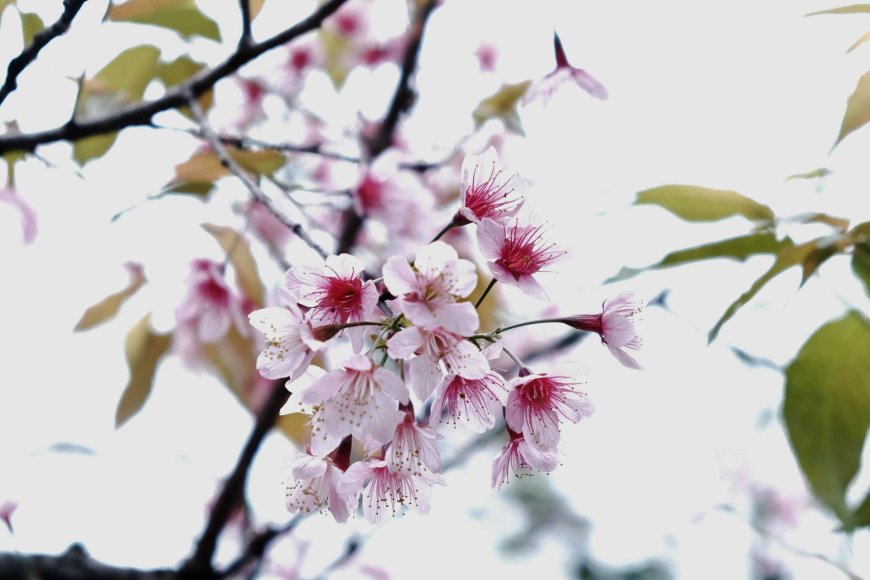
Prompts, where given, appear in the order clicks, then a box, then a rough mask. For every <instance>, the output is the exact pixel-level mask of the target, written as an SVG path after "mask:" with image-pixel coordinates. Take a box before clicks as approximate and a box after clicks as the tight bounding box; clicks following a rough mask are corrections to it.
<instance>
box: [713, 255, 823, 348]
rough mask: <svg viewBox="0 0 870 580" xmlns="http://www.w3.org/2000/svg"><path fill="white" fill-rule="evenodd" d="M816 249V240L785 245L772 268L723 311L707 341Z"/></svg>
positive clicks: (714, 337)
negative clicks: (767, 286) (759, 292)
mask: <svg viewBox="0 0 870 580" xmlns="http://www.w3.org/2000/svg"><path fill="white" fill-rule="evenodd" d="M817 247H818V240H813V241H811V242H807V243H805V244H800V245H798V246H795V245H793V244H786V245H785V246H784V247H783V249H782V250H781V251H780V252H779V254H777V256H776V261H775V262H774V263H773V266H771V267H770V269H769V270H768V271H767V272H765V273H764V274H763V275H762V276H761V277H760V278H759V279H758V280H756V281H755V282H754V283H753V284H752V286H751V287H750V288H749V290H747V291H746V292H744V293H743V294H741V295H740V297H739V298H737V300H735V301H734V302H733V303H732V304H731V305H730V306H729V307H728V309H727V310H726V311H725V314H723V315H722V317H721V318H720V319H719V320H718V321H717V322H716V325H715V326H714V327H713V328H712V329H711V330H710V332H709V333H708V335H707V340H708V341H709V342H713V341H714V340H715V339H716V336H717V335H718V334H719V330H721V328H722V326H723V325H724V324H725V323H726V322H728V321H729V320H730V319H731V317H732V316H734V314H736V313H737V311H738V310H739V309H740V308H741V307H742V306H743V305H744V304H746V303H747V302H749V301H750V300H751V299H752V298H753V297H754V296H755V295H756V294H758V291H759V290H761V289H762V288H763V287H764V285H765V284H767V283H768V282H770V281H771V280H773V279H774V278H775V277H777V276H778V275H779V274H781V273H782V272H785V271H786V270H788V269H789V268H791V267H792V266H797V265H798V264H803V263H804V260H805V259H806V257H807V256H808V255H810V253H811V252H813V251H814V250H815V249H816V248H817Z"/></svg>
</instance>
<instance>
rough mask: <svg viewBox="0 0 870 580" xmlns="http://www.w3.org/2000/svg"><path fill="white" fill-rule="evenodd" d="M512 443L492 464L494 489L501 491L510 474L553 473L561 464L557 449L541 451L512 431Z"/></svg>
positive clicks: (506, 445)
mask: <svg viewBox="0 0 870 580" xmlns="http://www.w3.org/2000/svg"><path fill="white" fill-rule="evenodd" d="M508 433H510V441H508V442H507V444H505V446H504V447H502V449H501V452H500V453H499V454H498V456H497V457H496V458H495V461H494V462H493V464H492V487H493V488H495V489H501V486H502V485H504V484H505V483H507V482H508V479H509V478H510V472H511V471H513V472H514V475H515V476H516V477H526V476H528V475H532V473H533V470H538V471H545V472H546V471H553V470H554V469H556V465H558V463H559V456H558V452H557V451H556V449H550V450H548V451H539V450H537V449H535V448H534V447H532V446H531V445H529V444H528V443H527V442H526V440H525V439H524V438H523V436H522V434H521V433H517V432H515V431H511V430H510V429H508Z"/></svg>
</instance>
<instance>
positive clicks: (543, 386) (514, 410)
mask: <svg viewBox="0 0 870 580" xmlns="http://www.w3.org/2000/svg"><path fill="white" fill-rule="evenodd" d="M576 384H577V382H575V381H574V380H573V379H571V378H570V377H566V376H561V375H558V374H547V373H539V374H530V375H525V376H519V377H517V378H515V379H513V380H511V381H510V382H509V383H508V388H509V389H511V391H510V394H509V395H508V400H507V405H506V406H505V421H506V422H507V425H508V427H510V428H511V430H513V431H516V432H518V433H519V432H521V433H522V434H523V437H524V438H525V440H526V441H527V442H528V444H529V445H531V446H532V447H534V448H535V449H537V450H538V451H551V450H553V449H555V448H556V446H557V445H558V444H559V423H561V421H562V420H563V419H566V420H568V421H571V422H572V423H577V422H578V421H579V420H580V419H582V418H584V417H588V416H590V415H591V414H592V411H593V407H592V403H590V402H589V400H588V399H587V398H586V393H583V392H580V391H577V390H575V389H574V385H576Z"/></svg>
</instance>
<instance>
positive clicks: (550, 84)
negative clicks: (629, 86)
mask: <svg viewBox="0 0 870 580" xmlns="http://www.w3.org/2000/svg"><path fill="white" fill-rule="evenodd" d="M553 47H554V49H555V51H556V69H555V70H554V71H553V72H551V73H550V74H548V75H547V76H545V77H544V78H543V79H541V80H540V81H538V82H536V83H535V84H533V85H532V86H531V87H530V88H529V90H528V91H527V92H526V94H525V96H524V97H523V102H524V103H529V102H531V101H533V100H535V99H537V98H540V99H542V100H543V101H544V102H546V101H548V100H549V99H550V98H551V97H552V96H553V93H555V92H556V90H557V89H558V88H559V87H561V86H562V85H563V84H564V83H566V82H567V81H569V80H570V81H572V82H573V83H574V84H576V85H577V86H578V87H580V88H581V89H583V90H584V91H586V92H587V93H589V94H590V95H592V96H593V97H595V98H597V99H602V100H604V99H606V98H607V96H608V95H607V89H606V88H604V85H602V84H601V83H600V82H598V81H597V80H595V78H593V77H592V75H590V74H589V73H588V72H586V71H585V70H583V69H582V68H576V67H573V66H571V63H569V62H568V57H567V56H565V49H564V48H562V41H561V40H559V35H558V34H554V35H553Z"/></svg>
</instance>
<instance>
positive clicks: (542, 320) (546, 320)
mask: <svg viewBox="0 0 870 580" xmlns="http://www.w3.org/2000/svg"><path fill="white" fill-rule="evenodd" d="M554 322H555V323H560V324H565V321H564V320H562V319H561V318H542V319H541V320H529V321H527V322H520V323H519V324H511V325H510V326H505V327H504V328H500V329H499V330H498V331H499V334H501V333H502V332H505V331H507V330H513V329H514V328H520V327H522V326H531V325H533V324H549V323H554Z"/></svg>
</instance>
